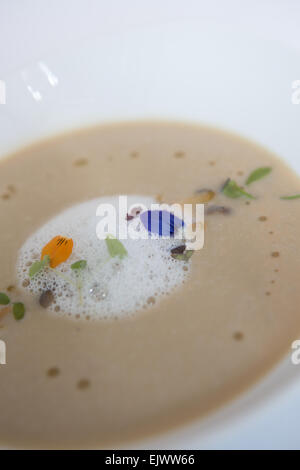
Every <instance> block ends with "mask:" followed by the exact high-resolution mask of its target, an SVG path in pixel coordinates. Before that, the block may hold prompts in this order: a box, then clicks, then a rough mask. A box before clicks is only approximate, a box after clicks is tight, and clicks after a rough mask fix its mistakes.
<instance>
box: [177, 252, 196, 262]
mask: <svg viewBox="0 0 300 470" xmlns="http://www.w3.org/2000/svg"><path fill="white" fill-rule="evenodd" d="M194 251H195V250H186V251H184V253H171V256H172V258H174V259H176V260H178V261H188V260H189V259H190V257H191V256H192V255H193V254H194Z"/></svg>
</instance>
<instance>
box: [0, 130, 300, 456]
mask: <svg viewBox="0 0 300 470" xmlns="http://www.w3.org/2000/svg"><path fill="white" fill-rule="evenodd" d="M258 168H260V169H261V168H264V169H265V168H267V171H265V170H259V171H258V172H257V173H256V174H254V176H253V178H252V179H253V181H252V182H251V181H250V184H246V181H247V179H248V177H249V175H250V174H251V173H252V172H253V171H254V170H257V169H258ZM228 178H230V181H228ZM224 185H225V186H224ZM241 187H243V189H242V188H241ZM203 189H205V190H206V191H207V190H209V191H211V192H213V193H214V197H213V199H212V200H210V201H209V202H207V203H206V215H205V244H204V248H203V249H202V250H200V251H198V252H195V253H194V254H193V256H192V257H191V258H190V259H189V260H188V261H182V260H175V261H174V262H176V263H181V265H180V266H182V269H183V268H184V265H185V263H188V268H187V269H188V271H189V272H188V273H187V274H186V279H185V281H184V282H183V283H182V284H180V285H178V286H177V288H175V289H174V290H173V291H172V292H171V293H170V294H169V295H167V296H162V297H161V298H159V299H158V301H156V302H155V303H153V305H150V306H148V308H147V309H142V308H141V310H140V311H138V312H137V313H136V314H135V315H133V316H123V317H120V318H118V319H111V320H107V319H106V320H104V319H95V318H93V319H92V318H91V319H90V320H88V319H87V317H82V315H81V316H80V317H79V318H75V317H74V316H72V317H68V316H67V315H66V316H63V315H56V314H55V312H53V311H52V310H51V309H50V310H49V309H45V308H42V307H41V306H40V304H39V299H38V298H37V297H36V296H35V295H33V294H32V293H31V292H30V291H29V290H28V289H26V285H24V286H22V284H20V283H19V281H18V279H17V274H16V265H17V259H18V255H19V252H20V249H21V247H22V246H23V244H24V243H25V242H26V240H27V239H28V237H30V236H31V235H32V234H33V233H34V232H35V231H36V230H38V229H39V228H40V227H41V226H42V225H43V224H45V223H46V222H47V221H48V220H49V219H51V218H52V217H54V216H56V215H57V214H59V213H60V212H61V211H63V210H65V209H67V208H69V207H71V206H73V205H75V204H78V203H82V202H85V201H87V200H90V199H94V198H100V197H104V196H110V195H113V196H117V195H120V194H128V195H132V194H138V195H142V196H147V197H151V198H154V199H155V198H156V199H157V200H158V201H164V202H175V201H181V200H184V199H185V198H187V197H189V196H192V195H194V194H201V191H202V190H203ZM299 189H300V182H299V178H298V176H297V175H295V174H294V173H293V172H292V171H291V170H290V169H289V168H287V167H286V165H285V164H284V163H283V162H282V161H280V160H279V159H277V158H276V157H274V156H273V155H272V154H270V153H269V152H267V151H266V150H265V149H262V148H261V147H259V146H256V145H254V144H253V143H251V142H248V141H246V140H243V139H241V138H238V137H236V136H233V135H230V134H226V133H223V132H219V131H217V130H214V129H210V128H205V127H198V126H192V125H183V124H174V123H170V124H167V123H128V124H125V123H124V124H118V125H108V126H102V127H95V128H91V129H88V130H84V131H81V132H76V133H73V134H68V135H63V136H59V137H57V138H55V139H52V140H48V141H44V142H40V143H38V144H36V145H34V146H32V147H30V148H26V149H23V150H22V151H21V152H19V153H17V154H15V155H12V156H9V157H8V158H5V159H3V160H2V161H1V162H0V219H1V231H0V247H1V271H0V292H2V293H6V295H7V296H8V297H9V299H10V301H11V302H22V303H23V304H24V305H25V308H26V312H25V315H24V318H22V319H21V320H16V318H15V317H14V315H13V313H12V311H11V308H12V307H11V304H9V305H0V339H1V340H4V341H5V343H6V348H7V364H6V365H0V381H1V386H0V442H1V443H3V444H8V445H13V446H29V447H35V448H37V447H43V448H59V447H62V448H66V447H89V446H90V447H93V446H94V447H96V446H97V447H101V446H103V447H107V446H109V445H117V444H118V443H119V442H124V441H126V440H128V439H131V438H136V437H142V436H144V435H146V434H149V433H152V432H157V431H162V430H166V429H168V428H170V427H172V426H175V425H178V424H181V423H183V422H185V421H187V420H189V419H193V418H196V417H199V416H201V415H204V414H206V413H208V412H209V411H210V410H212V409H214V408H216V407H217V406H219V405H220V404H222V403H224V402H226V401H228V400H229V399H231V398H233V397H234V396H236V394H237V393H239V392H241V391H242V390H244V389H245V388H246V387H247V386H249V385H251V384H252V383H253V382H254V381H255V380H257V379H258V378H259V377H261V376H262V375H263V374H264V373H265V372H266V371H267V370H268V369H269V368H270V367H271V366H272V365H273V364H274V363H276V361H277V360H278V359H279V358H280V357H281V356H282V355H283V354H284V353H285V352H286V351H287V349H288V348H289V347H290V343H291V341H293V340H294V339H295V335H297V333H299V332H300V318H299V313H298V309H299V304H300V289H299V287H298V282H297V281H298V279H299V261H300V259H299V258H300V252H299V246H298V245H299V244H298V241H299V239H300V199H298V200H297V199H282V197H284V196H293V195H296V194H298V193H299ZM197 191H198V193H197ZM199 191H200V193H199ZM245 192H246V193H245ZM251 195H252V196H253V198H251V197H250V196H251ZM40 248H41V247H37V250H38V251H39V249H40ZM176 269H177V268H176ZM120 292H121V288H120ZM120 295H121V294H120ZM121 300H122V299H121ZM150 303H151V302H150ZM65 313H67V312H65Z"/></svg>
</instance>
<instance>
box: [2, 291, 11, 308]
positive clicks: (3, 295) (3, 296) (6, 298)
mask: <svg viewBox="0 0 300 470" xmlns="http://www.w3.org/2000/svg"><path fill="white" fill-rule="evenodd" d="M9 303H10V299H9V297H8V296H7V295H6V294H4V292H0V305H8V304H9Z"/></svg>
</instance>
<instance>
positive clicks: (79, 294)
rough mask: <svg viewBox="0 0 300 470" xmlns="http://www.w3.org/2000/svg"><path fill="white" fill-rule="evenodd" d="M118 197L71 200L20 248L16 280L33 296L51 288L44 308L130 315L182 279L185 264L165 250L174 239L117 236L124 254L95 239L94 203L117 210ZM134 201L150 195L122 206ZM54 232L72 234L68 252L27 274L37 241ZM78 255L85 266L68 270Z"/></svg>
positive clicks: (72, 313)
mask: <svg viewBox="0 0 300 470" xmlns="http://www.w3.org/2000/svg"><path fill="white" fill-rule="evenodd" d="M118 202H119V199H118V197H116V196H114V197H105V198H99V199H94V200H91V201H87V202H85V203H81V204H78V205H76V206H72V207H71V208H69V209H67V210H65V211H63V212H62V213H60V214H59V215H57V216H56V217H54V218H53V219H51V220H50V221H49V222H47V223H46V224H45V225H44V226H42V227H41V228H40V229H39V230H37V231H36V232H35V233H34V234H33V235H32V236H31V237H30V238H28V239H27V240H26V242H25V243H24V245H23V246H22V248H21V249H20V251H19V254H18V260H17V277H18V283H19V286H20V287H22V288H23V289H25V290H26V291H30V292H31V294H32V295H34V296H36V297H37V299H39V298H40V296H41V294H42V293H43V292H45V291H51V292H52V293H53V302H52V303H51V304H50V305H49V306H48V307H47V311H49V312H51V313H53V314H55V315H58V316H62V315H67V316H71V317H74V318H86V319H98V318H99V319H105V318H107V319H109V318H120V317H124V316H128V315H134V314H135V313H137V312H138V311H140V310H143V309H146V308H151V307H153V305H156V304H157V303H158V301H159V300H160V299H161V298H163V297H164V296H167V295H169V294H170V293H171V292H172V291H174V290H175V289H177V288H179V287H180V286H181V285H182V284H183V282H184V281H185V280H186V279H187V277H188V275H189V271H190V264H188V263H184V262H181V261H176V260H174V259H173V258H172V257H171V256H170V250H171V249H172V248H174V247H175V246H177V245H178V240H174V239H169V240H166V239H151V238H147V239H130V238H129V239H125V240H121V241H122V243H123V245H124V247H125V248H126V250H127V252H128V256H126V257H125V258H123V259H120V258H118V257H114V258H111V257H110V255H109V253H108V250H107V246H106V242H105V240H99V239H98V237H97V235H96V227H97V224H98V222H99V217H97V216H96V210H97V207H98V206H99V204H112V205H114V207H115V208H116V212H117V213H118ZM137 203H139V204H143V205H144V206H146V207H147V208H150V205H151V204H152V203H155V200H154V199H152V198H146V197H141V196H129V197H128V206H130V205H132V204H137ZM126 223H128V224H130V223H131V221H128V222H126ZM57 235H62V236H64V237H68V238H72V239H73V241H74V247H73V252H72V254H71V256H70V258H69V259H68V260H67V261H66V262H65V263H62V264H60V265H59V266H57V267H56V268H55V270H53V269H51V268H45V269H44V270H42V271H41V272H39V273H38V274H36V275H35V276H34V277H33V278H29V267H30V265H31V264H32V263H33V262H34V261H36V260H39V259H40V253H41V250H42V248H43V246H44V245H46V244H47V243H48V242H49V241H50V240H51V239H52V238H53V237H55V236H57ZM82 259H84V260H86V261H87V266H86V268H85V269H82V270H79V271H74V270H72V269H71V265H72V264H73V263H74V262H76V261H78V260H82ZM183 267H184V268H185V269H183Z"/></svg>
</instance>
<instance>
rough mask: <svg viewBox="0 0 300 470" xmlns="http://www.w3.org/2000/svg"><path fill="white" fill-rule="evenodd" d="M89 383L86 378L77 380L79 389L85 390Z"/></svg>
mask: <svg viewBox="0 0 300 470" xmlns="http://www.w3.org/2000/svg"><path fill="white" fill-rule="evenodd" d="M90 385H91V382H90V381H89V380H88V379H81V380H79V381H78V382H77V388H78V389H79V390H85V389H87V388H89V386H90Z"/></svg>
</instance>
